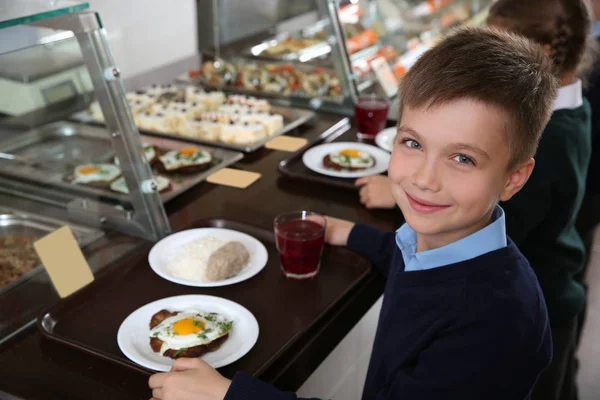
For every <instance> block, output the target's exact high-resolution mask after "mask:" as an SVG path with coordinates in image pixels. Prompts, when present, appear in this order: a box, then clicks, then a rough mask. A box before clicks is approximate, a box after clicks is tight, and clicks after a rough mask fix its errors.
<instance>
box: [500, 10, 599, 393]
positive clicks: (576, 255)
mask: <svg viewBox="0 0 600 400" xmlns="http://www.w3.org/2000/svg"><path fill="white" fill-rule="evenodd" d="M488 24H490V25H494V26H496V27H499V28H503V29H507V30H509V31H511V32H514V33H518V34H521V35H523V36H526V37H528V38H529V39H532V40H534V41H536V42H538V43H540V44H541V45H543V46H544V48H545V51H546V52H547V54H548V55H549V56H550V57H551V58H552V61H553V64H554V70H555V74H556V76H558V77H559V79H560V81H561V87H560V89H559V90H558V97H557V98H556V101H555V102H554V107H553V113H552V117H551V118H550V121H549V122H548V125H547V126H546V128H545V129H544V133H543V134H542V138H541V140H540V143H539V146H538V150H537V152H536V155H535V162H536V164H535V169H534V171H533V173H532V174H531V177H530V178H529V181H528V182H527V185H525V187H524V188H523V189H522V190H521V191H520V192H519V193H517V194H516V195H515V196H513V197H512V198H511V199H510V201H507V202H505V203H503V204H502V207H503V208H504V210H505V211H506V227H507V231H508V234H509V237H510V238H511V239H512V240H513V241H514V242H515V243H516V244H517V246H518V247H519V250H521V252H522V253H523V254H524V255H525V257H527V260H528V261H529V263H530V264H531V267H532V268H533V270H534V271H535V273H536V275H537V277H538V280H539V282H540V285H541V287H542V290H543V292H544V298H545V300H546V304H547V307H548V315H549V318H550V326H551V328H552V337H553V344H554V359H553V361H552V364H551V365H550V367H549V368H548V369H547V370H546V371H545V372H544V374H542V376H541V377H540V380H539V382H538V384H537V385H536V388H535V390H534V391H533V395H532V398H533V399H534V400H538V399H539V400H558V399H562V400H575V399H577V386H576V375H575V371H576V362H575V350H576V343H577V335H576V332H577V327H578V322H579V315H580V314H581V313H582V312H583V310H584V303H585V292H584V288H583V286H582V285H581V283H580V282H578V281H577V280H576V278H575V276H576V275H577V273H578V272H579V271H581V270H582V269H583V266H584V263H585V260H586V257H585V246H584V243H583V240H582V239H581V237H580V236H579V233H578V232H577V230H576V226H575V222H576V219H577V214H578V212H579V209H580V206H581V202H582V200H583V197H584V194H585V187H586V177H587V171H588V165H589V162H590V158H591V149H592V146H591V108H590V104H589V103H588V101H587V100H586V99H585V98H584V97H583V93H582V82H581V80H580V79H579V78H578V76H579V74H583V73H584V72H585V69H586V68H584V67H587V66H588V65H589V64H591V63H590V62H589V61H590V57H588V53H589V52H590V48H591V46H592V45H593V41H594V38H593V30H592V26H593V21H592V13H591V10H590V9H589V7H588V5H587V4H586V3H585V1H584V0H529V1H526V2H524V1H522V0H498V1H497V2H496V3H495V4H494V5H493V6H492V7H491V8H490V12H489V15H488Z"/></svg>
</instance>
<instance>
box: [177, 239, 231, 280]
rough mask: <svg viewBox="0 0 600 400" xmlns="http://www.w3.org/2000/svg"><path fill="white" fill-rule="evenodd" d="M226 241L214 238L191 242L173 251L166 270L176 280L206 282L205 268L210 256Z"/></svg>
mask: <svg viewBox="0 0 600 400" xmlns="http://www.w3.org/2000/svg"><path fill="white" fill-rule="evenodd" d="M227 242H228V241H227V240H225V239H223V238H219V237H214V236H204V237H202V238H199V239H196V240H192V241H191V242H188V243H186V244H184V245H182V246H179V247H178V248H177V249H175V251H174V254H172V255H171V257H169V259H168V261H167V269H168V270H169V272H170V273H171V274H172V275H173V276H174V277H177V278H180V279H186V280H189V281H194V282H208V279H207V278H206V267H207V265H208V259H209V258H210V255H211V254H212V253H214V252H215V251H216V250H217V249H219V248H220V247H221V246H223V245H225V244H226V243H227Z"/></svg>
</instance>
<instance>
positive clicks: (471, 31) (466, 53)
mask: <svg viewBox="0 0 600 400" xmlns="http://www.w3.org/2000/svg"><path fill="white" fill-rule="evenodd" d="M557 88H558V80H557V79H556V78H555V76H554V74H553V69H552V62H551V60H550V59H549V57H547V56H546V55H545V53H544V50H543V48H542V47H541V46H540V45H538V44H536V43H534V42H532V41H529V40H528V39H526V38H523V37H520V36H517V35H514V34H511V33H507V32H501V31H499V30H496V29H490V28H461V29H457V30H456V31H455V32H454V33H452V34H450V35H449V36H448V37H446V38H445V39H444V40H442V41H441V42H440V43H439V44H438V45H436V46H435V47H433V48H432V49H431V50H429V51H428V52H426V53H425V54H424V55H423V56H422V57H421V58H420V59H419V60H418V61H417V62H416V63H415V65H414V66H413V67H412V68H411V69H410V70H409V71H408V73H407V74H406V76H405V77H404V78H403V80H402V83H401V84H400V118H401V117H402V111H403V110H404V108H405V107H410V108H416V109H422V108H430V107H436V106H440V105H443V104H444V103H448V102H451V101H454V100H460V99H472V100H475V101H479V102H481V103H484V104H489V105H493V106H496V107H499V108H500V109H502V110H504V111H505V112H506V114H507V118H506V120H507V121H506V134H507V135H506V137H507V142H508V146H509V151H510V154H511V157H510V161H509V165H508V168H509V169H511V168H513V167H514V166H516V165H518V164H519V163H521V162H523V161H526V160H528V159H529V158H531V157H533V155H534V154H535V151H536V149H537V145H538V142H539V138H540V136H541V134H542V131H543V129H544V127H545V126H546V124H547V123H548V120H549V119H550V115H551V114H552V107H553V103H554V99H555V97H556V92H557ZM457 118H460V116H458V115H457ZM482 134H485V132H482Z"/></svg>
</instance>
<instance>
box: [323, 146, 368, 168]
mask: <svg viewBox="0 0 600 400" xmlns="http://www.w3.org/2000/svg"><path fill="white" fill-rule="evenodd" d="M323 166H324V167H325V168H327V169H332V170H335V171H359V170H363V169H367V168H372V167H373V166H375V158H373V156H372V155H370V154H369V153H366V152H364V151H360V150H354V149H344V150H340V151H335V152H333V153H329V154H327V155H326V156H325V157H324V158H323Z"/></svg>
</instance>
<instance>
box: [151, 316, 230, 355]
mask: <svg viewBox="0 0 600 400" xmlns="http://www.w3.org/2000/svg"><path fill="white" fill-rule="evenodd" d="M232 326H233V321H230V320H228V319H227V318H225V317H224V316H222V315H219V314H216V313H207V312H203V311H199V310H196V309H187V310H184V311H181V312H180V311H168V310H160V311H159V312H157V313H156V314H154V315H153V316H152V319H151V320H150V347H151V348H152V350H153V351H154V352H156V353H159V354H161V355H162V356H164V357H170V358H179V357H201V356H202V355H204V354H206V353H208V352H211V351H215V350H217V349H218V348H219V347H221V345H222V344H223V343H224V342H225V341H226V340H227V337H228V336H229V332H230V331H231V328H232Z"/></svg>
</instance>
